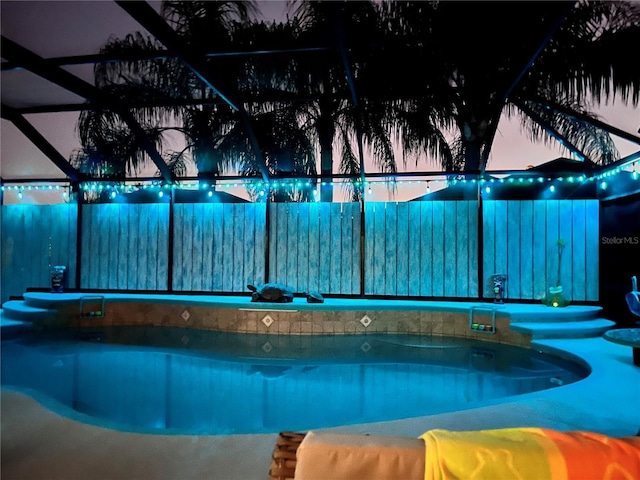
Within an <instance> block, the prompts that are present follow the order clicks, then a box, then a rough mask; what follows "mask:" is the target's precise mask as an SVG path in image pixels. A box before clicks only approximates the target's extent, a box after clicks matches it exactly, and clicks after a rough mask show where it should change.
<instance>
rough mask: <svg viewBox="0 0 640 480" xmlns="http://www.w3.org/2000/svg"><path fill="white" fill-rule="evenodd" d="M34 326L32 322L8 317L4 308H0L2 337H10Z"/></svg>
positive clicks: (0, 332) (0, 333)
mask: <svg viewBox="0 0 640 480" xmlns="http://www.w3.org/2000/svg"><path fill="white" fill-rule="evenodd" d="M32 327H33V325H32V323H31V322H23V321H21V320H11V319H9V318H6V317H5V313H4V309H2V308H0V337H1V338H2V339H7V338H10V337H12V336H13V335H15V334H18V333H21V332H24V331H25V330H30V329H31V328H32Z"/></svg>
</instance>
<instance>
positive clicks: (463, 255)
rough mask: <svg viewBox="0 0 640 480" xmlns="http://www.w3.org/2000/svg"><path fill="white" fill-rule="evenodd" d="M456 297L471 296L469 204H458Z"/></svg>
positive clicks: (462, 202)
mask: <svg viewBox="0 0 640 480" xmlns="http://www.w3.org/2000/svg"><path fill="white" fill-rule="evenodd" d="M455 219H456V224H455V237H456V245H455V246H456V255H455V257H456V258H455V260H456V264H455V274H454V276H455V287H456V288H455V292H456V293H455V295H456V296H458V297H468V296H469V202H468V201H460V202H456V217H455Z"/></svg>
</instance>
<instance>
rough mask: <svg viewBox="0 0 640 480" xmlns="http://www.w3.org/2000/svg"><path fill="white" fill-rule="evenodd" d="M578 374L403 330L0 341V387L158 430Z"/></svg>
mask: <svg viewBox="0 0 640 480" xmlns="http://www.w3.org/2000/svg"><path fill="white" fill-rule="evenodd" d="M586 374H587V372H586V370H585V369H583V368H581V367H579V366H577V365H575V364H572V363H569V362H566V361H563V360H561V359H558V358H555V357H551V356H547V355H543V354H539V353H537V352H533V351H530V350H526V349H521V348H516V347H510V346H505V345H494V344H491V343H486V342H482V343H478V342H475V343H472V342H470V341H467V340H464V339H452V338H437V337H435V338H431V337H429V338H422V337H417V336H410V335H346V336H339V335H335V336H333V335H332V336H277V335H259V334H231V333H223V332H206V331H194V330H186V329H176V328H171V329H170V328H146V327H112V328H108V329H102V330H91V331H89V330H81V331H77V330H64V331H62V330H61V331H49V332H41V333H32V334H29V335H25V336H23V337H19V338H15V339H11V340H5V341H3V342H2V384H3V385H11V386H15V387H20V388H29V389H33V390H36V391H38V392H40V393H41V394H44V395H46V396H48V397H50V398H52V399H54V400H56V401H57V402H59V403H60V404H62V405H64V406H66V407H68V408H71V409H73V410H74V411H76V412H79V413H81V414H84V415H88V416H90V417H93V418H91V419H89V421H92V422H95V423H98V424H102V425H107V426H110V427H112V428H118V429H122V430H131V431H151V432H158V433H167V432H174V433H208V434H224V433H259V432H278V431H282V430H308V429H312V428H321V427H327V426H335V425H345V424H354V423H367V422H373V421H382V420H393V419H399V418H408V417H415V416H421V415H429V414H435V413H442V412H447V411H454V410H460V409H465V408H472V407H474V406H476V405H477V403H478V402H484V401H489V400H494V399H498V398H503V397H507V396H511V395H518V394H522V393H529V392H533V391H538V390H543V389H547V388H555V387H558V386H561V385H566V384H568V383H571V382H575V381H577V380H579V379H581V378H583V377H585V376H586ZM85 420H87V419H86V418H85Z"/></svg>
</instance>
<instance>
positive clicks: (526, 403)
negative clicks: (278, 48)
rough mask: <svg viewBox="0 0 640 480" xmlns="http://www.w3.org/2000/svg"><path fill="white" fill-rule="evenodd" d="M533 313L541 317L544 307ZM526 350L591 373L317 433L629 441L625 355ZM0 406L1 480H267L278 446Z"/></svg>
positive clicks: (11, 403) (567, 342) (594, 341)
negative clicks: (528, 431) (465, 406)
mask: <svg viewBox="0 0 640 480" xmlns="http://www.w3.org/2000/svg"><path fill="white" fill-rule="evenodd" d="M199 301H202V299H200V300H199ZM331 303H333V301H332V302H331ZM465 305H466V308H468V304H465ZM528 307H531V306H528ZM533 307H538V306H537V305H536V306H533ZM514 308H523V307H520V306H517V307H514ZM542 308H545V309H546V310H545V311H546V312H549V310H548V307H542ZM554 310H555V309H554ZM532 346H533V347H534V348H537V349H539V350H541V351H546V352H554V351H555V352H561V353H562V354H563V355H570V356H576V357H579V358H581V359H582V360H583V361H584V362H586V363H587V364H588V365H589V367H590V368H591V374H590V375H589V376H588V377H587V378H585V379H584V380H581V381H579V382H576V383H573V384H570V385H565V386H562V387H557V388H553V389H549V390H544V391H540V392H535V393H530V394H525V395H519V396H515V397H510V398H506V399H502V400H501V401H494V402H488V403H483V404H479V405H478V406H477V407H476V408H473V409H469V410H463V411H459V412H454V413H447V414H441V415H432V416H426V417H417V418H410V419H403V420H395V421H389V422H380V423H371V424H363V425H350V426H342V427H335V428H330V429H326V430H331V431H336V432H343V433H362V434H364V433H369V434H373V435H389V436H408V437H417V436H419V435H421V434H422V433H424V432H425V431H427V430H429V429H432V428H445V429H451V430H476V429H487V428H503V427H518V426H530V427H546V428H554V429H558V430H564V431H567V430H589V431H594V432H599V433H603V434H606V435H611V436H627V435H635V434H637V433H638V431H639V430H640V407H638V402H639V401H640V367H637V366H634V365H633V360H632V354H631V348H630V347H627V346H622V345H618V344H615V343H612V342H608V341H605V340H604V339H603V338H602V337H593V338H573V339H544V340H533V342H532ZM0 402H1V403H0V407H1V409H2V410H1V455H2V457H1V462H2V463H1V469H0V472H1V475H2V479H3V480H57V479H60V480H63V479H64V480H76V479H78V480H107V479H109V480H111V479H113V480H120V479H122V480H125V479H127V480H134V479H141V480H142V479H145V480H147V479H154V480H174V479H175V480H187V479H198V480H199V479H205V478H207V479H209V478H210V479H216V480H218V479H220V480H235V479H238V480H253V479H256V480H266V479H267V478H268V470H269V464H270V456H271V452H272V451H273V447H274V445H275V441H276V438H277V434H276V433H273V434H260V435H226V436H187V435H175V436H170V435H144V434H137V433H126V432H119V431H114V430H109V429H105V428H100V427H96V426H93V425H88V424H83V423H79V422H76V421H74V420H71V419H68V418H65V417H62V416H60V415H58V414H56V413H54V412H52V411H50V410H48V409H47V408H46V407H45V406H43V405H41V404H40V403H38V402H37V401H35V400H34V399H32V398H31V397H29V396H27V395H25V394H24V393H22V392H19V391H14V390H11V389H6V388H5V389H3V390H2V392H1V394H0ZM282 408H286V405H282ZM319 408H321V406H319Z"/></svg>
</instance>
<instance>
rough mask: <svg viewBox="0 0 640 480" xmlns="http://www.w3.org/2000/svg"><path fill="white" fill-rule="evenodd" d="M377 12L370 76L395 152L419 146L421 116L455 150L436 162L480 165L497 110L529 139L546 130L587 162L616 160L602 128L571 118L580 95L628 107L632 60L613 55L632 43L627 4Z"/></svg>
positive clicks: (638, 35)
mask: <svg viewBox="0 0 640 480" xmlns="http://www.w3.org/2000/svg"><path fill="white" fill-rule="evenodd" d="M381 14H382V16H383V18H384V19H385V21H384V24H385V25H387V27H388V30H387V34H388V38H387V40H386V41H385V44H386V45H387V48H386V50H384V51H381V52H379V55H378V59H379V60H380V65H379V66H378V69H377V71H376V76H377V78H378V81H379V83H380V84H382V85H386V86H387V87H386V88H387V90H388V96H389V98H390V99H391V101H392V103H393V104H395V107H396V108H397V117H396V118H397V122H398V128H400V129H401V130H402V131H403V135H402V138H401V141H402V142H403V147H404V148H405V151H407V152H413V153H419V151H420V150H421V149H422V148H423V147H424V145H421V143H420V139H421V137H422V133H421V131H420V124H421V122H426V123H427V124H428V125H429V128H428V129H430V128H431V125H433V124H434V123H435V124H436V125H439V127H440V130H441V131H447V130H448V129H450V128H452V127H453V129H454V131H456V132H457V140H456V141H454V142H452V145H456V144H458V145H460V147H461V148H460V149H459V150H458V151H459V154H458V155H455V151H456V150H455V149H454V148H452V149H451V150H450V152H452V155H451V156H449V155H448V154H447V152H446V151H443V152H444V153H445V155H444V156H443V157H442V160H443V166H444V167H445V169H447V170H448V169H464V170H465V171H468V172H479V171H482V170H483V169H484V168H485V166H486V163H487V159H488V156H489V153H490V150H491V145H492V143H493V138H494V134H495V132H496V129H497V127H498V122H499V120H500V118H501V115H502V114H503V113H506V115H507V116H509V117H513V116H517V117H520V118H521V119H522V125H523V128H525V129H527V131H528V135H529V136H530V137H531V138H532V139H534V140H543V139H545V138H546V139H547V141H548V134H549V132H554V133H555V134H556V135H557V136H559V137H564V138H566V139H568V140H569V141H570V143H571V144H573V145H575V146H576V147H577V148H578V149H579V150H580V151H581V152H583V153H584V156H585V157H590V159H591V160H593V161H595V162H599V163H607V162H610V161H612V160H614V159H616V158H617V155H618V154H617V151H615V146H614V144H613V142H612V141H611V139H610V137H609V136H608V134H607V133H606V132H604V133H603V132H602V131H599V130H598V129H595V128H594V127H593V125H590V124H588V123H586V122H584V121H582V120H578V119H579V118H584V117H583V116H581V115H579V114H582V113H588V109H587V108H586V107H587V101H588V100H593V101H594V102H596V103H599V102H601V101H607V100H611V99H613V97H614V96H617V95H619V96H620V97H621V98H622V100H625V101H626V100H630V101H632V102H633V103H634V104H637V102H638V95H639V91H640V64H638V62H633V61H632V60H630V59H629V58H626V56H625V55H622V54H621V52H624V51H625V49H628V48H629V45H633V44H639V43H640V27H639V25H640V15H639V14H640V10H639V9H638V5H637V4H632V3H628V2H593V1H586V0H582V1H579V2H578V3H575V2H395V1H394V2H390V1H385V2H383V3H382V5H381ZM394 45H398V46H399V47H400V46H401V48H402V50H400V49H399V48H393V46H394ZM626 51H628V50H626ZM418 65H420V66H422V67H423V72H421V73H420V74H419V75H415V73H414V74H413V75H412V72H415V69H416V66H418ZM383 68H386V71H388V72H393V74H389V75H384V72H383ZM552 105H564V106H567V107H568V108H569V109H570V110H573V111H575V112H576V115H575V116H572V115H567V114H566V113H561V111H560V110H559V109H553V108H551V107H550V106H552ZM425 119H426V120H425ZM416 123H417V124H418V126H416ZM540 124H542V125H543V127H544V128H541V127H540Z"/></svg>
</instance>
